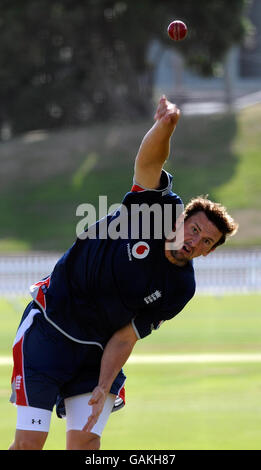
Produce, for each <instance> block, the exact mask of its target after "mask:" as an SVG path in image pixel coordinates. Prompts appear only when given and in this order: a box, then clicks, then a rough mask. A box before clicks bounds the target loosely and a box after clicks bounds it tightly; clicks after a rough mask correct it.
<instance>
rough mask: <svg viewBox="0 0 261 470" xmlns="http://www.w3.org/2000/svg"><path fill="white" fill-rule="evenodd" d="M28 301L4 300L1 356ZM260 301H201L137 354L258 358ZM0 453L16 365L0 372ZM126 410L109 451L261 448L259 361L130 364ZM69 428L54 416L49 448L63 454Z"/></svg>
mask: <svg viewBox="0 0 261 470" xmlns="http://www.w3.org/2000/svg"><path fill="white" fill-rule="evenodd" d="M27 300H28V299H17V298H13V299H12V300H4V299H1V300H0V315H1V331H0V347H1V350H0V355H1V356H7V355H10V347H11V344H12V340H13V336H14V334H15V330H16V327H17V323H18V321H19V319H20V316H21V309H22V308H23V306H24V305H25V304H26V303H27ZM260 305H261V295H242V296H222V297H211V296H197V297H195V298H194V299H193V300H192V301H191V303H190V304H189V305H188V306H187V308H186V309H185V310H184V312H183V313H181V314H179V315H178V316H177V317H176V318H175V319H173V320H172V321H170V322H165V323H164V324H163V325H162V326H161V328H160V329H159V330H158V331H156V332H153V334H152V335H150V336H149V337H147V338H146V339H144V340H143V341H140V342H138V343H137V345H136V347H135V350H134V353H135V354H139V355H141V354H180V353H182V354H185V353H190V354H191V353H195V354H197V353H209V352H211V353H231V352H235V353H257V352H259V353H260V352H261V348H260V327H261V315H260V313H261V307H260ZM0 370H1V386H0V412H1V421H0V449H6V448H7V447H8V445H9V444H10V442H11V440H12V436H13V430H14V427H15V414H16V411H15V407H13V406H12V405H11V404H8V397H9V393H10V390H9V382H10V374H11V366H0ZM125 373H126V375H127V377H128V378H127V382H126V393H127V406H126V407H125V408H124V409H123V410H120V411H118V412H117V413H113V414H112V416H111V418H110V420H109V422H108V425H107V427H106V429H105V431H104V436H103V440H102V448H103V449H104V450H105V449H118V450H119V449H171V450H178V449H259V450H260V449H261V444H260V443H261V431H260V418H261V404H260V381H261V369H260V364H259V363H254V362H253V363H251V362H249V363H243V362H242V363H240V362H237V363H236V362H226V363H222V362H220V363H219V362H217V363H200V364H195V363H194V364H190V363H185V364H177V363H173V364H134V363H128V364H127V365H126V366H125ZM64 434H65V422H64V420H60V419H58V418H56V416H53V419H52V424H51V429H50V435H49V438H48V441H47V444H46V447H45V448H46V449H58V450H59V449H63V448H64V445H65V437H64Z"/></svg>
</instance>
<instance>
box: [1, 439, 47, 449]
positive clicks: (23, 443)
mask: <svg viewBox="0 0 261 470" xmlns="http://www.w3.org/2000/svg"><path fill="white" fill-rule="evenodd" d="M42 448H43V444H42V442H40V441H38V440H37V439H19V440H16V441H14V443H13V444H12V445H11V446H10V447H9V450H42Z"/></svg>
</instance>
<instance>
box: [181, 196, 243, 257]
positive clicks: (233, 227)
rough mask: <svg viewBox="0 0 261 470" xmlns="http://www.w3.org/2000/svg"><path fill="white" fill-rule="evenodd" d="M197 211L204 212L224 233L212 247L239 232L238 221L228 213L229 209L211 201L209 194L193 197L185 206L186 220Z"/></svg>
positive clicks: (221, 243)
mask: <svg viewBox="0 0 261 470" xmlns="http://www.w3.org/2000/svg"><path fill="white" fill-rule="evenodd" d="M197 212H204V213H205V214H206V216H207V218H208V219H209V220H210V221H211V222H213V224H214V225H215V226H216V227H217V229H218V230H219V231H220V232H221V233H222V236H221V238H220V240H219V241H218V242H217V243H215V245H214V246H213V247H212V249H213V248H216V247H217V246H219V245H223V243H225V241H226V239H227V237H228V236H233V235H235V233H236V232H237V229H238V223H237V222H235V221H234V219H233V218H232V217H231V216H230V215H229V214H228V212H227V209H226V208H225V207H224V206H222V205H221V204H219V203H218V202H213V201H210V200H209V199H208V196H198V197H195V198H193V199H191V201H190V202H189V203H188V204H187V205H186V207H185V210H184V220H187V219H188V218H189V217H191V216H192V215H194V214H196V213H197Z"/></svg>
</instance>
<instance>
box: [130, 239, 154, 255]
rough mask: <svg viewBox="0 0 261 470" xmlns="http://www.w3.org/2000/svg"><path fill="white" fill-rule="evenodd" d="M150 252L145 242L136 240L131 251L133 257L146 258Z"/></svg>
mask: <svg viewBox="0 0 261 470" xmlns="http://www.w3.org/2000/svg"><path fill="white" fill-rule="evenodd" d="M149 252H150V247H149V245H148V243H146V242H138V243H135V245H133V247H132V250H131V253H132V256H134V258H138V259H141V258H146V256H148V254H149Z"/></svg>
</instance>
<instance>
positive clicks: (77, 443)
mask: <svg viewBox="0 0 261 470" xmlns="http://www.w3.org/2000/svg"><path fill="white" fill-rule="evenodd" d="M100 446H101V440H100V437H99V436H98V435H97V434H92V433H86V432H83V431H69V432H68V434H67V450H99V449H100Z"/></svg>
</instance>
